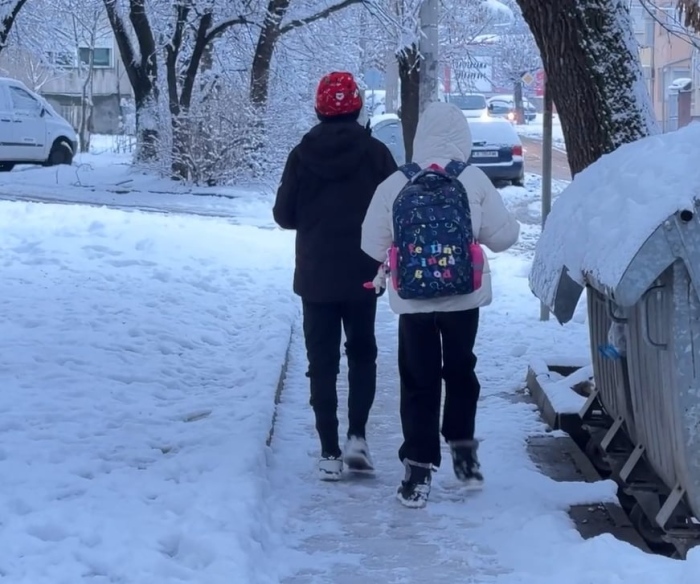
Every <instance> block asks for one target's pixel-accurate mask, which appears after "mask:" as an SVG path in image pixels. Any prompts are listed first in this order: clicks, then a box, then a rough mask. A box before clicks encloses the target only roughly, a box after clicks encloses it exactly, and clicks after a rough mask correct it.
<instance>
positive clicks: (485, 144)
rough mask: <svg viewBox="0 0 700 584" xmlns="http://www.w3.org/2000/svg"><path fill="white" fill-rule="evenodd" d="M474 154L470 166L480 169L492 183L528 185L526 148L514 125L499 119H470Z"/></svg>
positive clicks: (470, 159)
mask: <svg viewBox="0 0 700 584" xmlns="http://www.w3.org/2000/svg"><path fill="white" fill-rule="evenodd" d="M469 128H470V129H471V132H472V154H471V157H470V158H469V163H470V164H473V165H474V166H478V167H479V168H480V169H481V170H483V171H484V173H485V174H486V176H488V177H489V178H490V179H491V181H493V182H494V183H495V182H500V181H509V182H511V183H512V184H514V185H515V186H519V187H521V186H523V185H524V183H525V162H524V159H523V145H522V142H521V141H520V137H519V136H518V134H517V132H516V131H515V128H514V127H513V124H511V123H510V122H509V121H507V120H503V119H499V118H487V119H470V120H469Z"/></svg>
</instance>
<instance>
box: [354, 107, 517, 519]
mask: <svg viewBox="0 0 700 584" xmlns="http://www.w3.org/2000/svg"><path fill="white" fill-rule="evenodd" d="M471 150H472V138H471V132H470V129H469V124H468V122H467V120H466V118H465V116H464V114H463V113H462V112H461V111H460V110H459V108H457V107H456V106H455V105H453V104H449V103H438V102H436V103H432V104H430V105H429V106H428V107H427V108H426V110H425V111H424V113H423V114H422V116H421V117H420V121H419V123H418V128H417V131H416V137H415V140H414V149H413V152H414V154H413V160H414V161H415V162H416V163H417V164H418V165H419V166H420V167H421V168H427V167H428V166H430V165H432V164H436V165H438V166H440V167H443V168H444V167H446V166H447V164H448V163H449V162H451V161H459V162H468V160H469V157H470V155H471ZM459 180H460V182H462V184H463V185H464V186H465V189H466V192H467V194H468V198H469V205H470V209H471V221H472V230H473V233H474V236H475V237H476V239H477V241H478V242H479V243H480V244H482V245H485V246H486V247H487V248H489V249H490V250H491V251H493V252H502V251H505V250H507V249H508V248H509V247H511V246H512V245H513V244H514V243H516V241H517V240H518V235H519V232H520V225H519V224H518V222H517V220H516V219H515V217H514V216H513V215H512V214H511V213H510V212H509V211H508V210H507V209H506V207H505V205H504V203H503V199H502V198H501V195H500V193H499V192H498V190H496V188H494V186H493V185H492V184H491V181H490V180H489V179H488V178H487V177H486V175H485V174H484V173H483V172H482V171H481V170H480V169H479V168H477V167H475V166H467V168H466V169H465V170H464V171H463V172H462V173H461V174H460V175H459ZM406 183H407V179H406V176H405V175H404V174H402V173H401V172H395V173H394V174H392V175H391V176H390V177H389V178H387V179H386V180H385V181H384V182H383V183H381V184H380V185H379V187H378V188H377V190H376V192H375V194H374V197H373V198H372V202H371V203H370V206H369V209H368V210H367V214H366V216H365V220H364V223H363V226H362V244H361V245H362V249H363V250H364V252H365V253H367V254H368V255H370V256H371V257H373V258H374V259H375V260H378V261H383V260H385V259H386V257H387V250H388V249H389V248H390V246H391V245H392V242H393V232H392V225H393V221H392V206H393V203H394V200H395V199H396V197H397V196H398V194H399V192H400V191H401V189H402V188H403V187H404V186H405V185H406ZM484 260H485V265H484V272H483V277H482V284H481V287H480V288H478V289H477V290H476V291H474V292H473V293H471V294H464V295H458V296H449V297H444V298H436V299H429V300H426V299H419V300H405V299H402V298H399V296H398V295H397V293H396V291H395V290H394V289H393V287H392V285H391V284H389V285H388V286H387V289H388V292H389V302H390V305H391V308H392V310H393V311H394V312H396V313H397V314H399V315H400V317H399V347H398V353H399V376H400V379H401V425H402V428H403V437H404V442H403V444H402V446H401V448H400V449H399V458H400V460H401V461H402V462H403V464H404V465H405V467H406V476H405V479H404V480H403V481H402V483H401V486H400V487H399V489H398V493H397V496H398V498H399V500H400V501H401V502H402V503H403V504H404V505H406V506H409V507H422V506H424V505H425V504H426V503H427V500H428V495H429V493H430V482H431V473H432V470H433V468H434V467H439V466H440V462H441V456H440V433H442V435H443V437H444V438H445V440H446V441H447V442H448V443H449V445H450V451H451V453H452V461H453V468H454V472H455V475H456V476H457V478H458V479H460V480H461V481H462V482H464V483H467V484H468V485H470V486H472V487H474V488H480V487H481V486H482V484H483V475H482V473H481V469H480V466H479V460H478V458H477V447H478V443H477V441H476V440H475V436H474V431H475V419H476V409H477V400H478V399H479V392H480V385H479V380H478V378H477V376H476V373H475V371H474V369H475V366H476V356H475V355H474V342H475V338H476V333H477V328H478V324H479V309H480V308H481V307H483V306H487V305H488V304H490V303H491V299H492V289H491V274H490V270H489V267H488V260H486V258H484ZM443 379H444V380H445V392H446V396H445V411H444V414H443V422H442V429H441V428H440V400H441V395H442V380H443Z"/></svg>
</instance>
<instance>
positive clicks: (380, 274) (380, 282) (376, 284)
mask: <svg viewBox="0 0 700 584" xmlns="http://www.w3.org/2000/svg"><path fill="white" fill-rule="evenodd" d="M386 275H387V269H386V266H385V265H384V264H382V265H381V266H379V269H378V270H377V275H376V276H375V277H374V279H373V280H372V281H371V282H365V283H364V287H365V288H367V289H368V290H371V289H372V288H374V291H375V293H376V294H377V296H379V295H380V294H381V293H382V291H383V290H384V288H386Z"/></svg>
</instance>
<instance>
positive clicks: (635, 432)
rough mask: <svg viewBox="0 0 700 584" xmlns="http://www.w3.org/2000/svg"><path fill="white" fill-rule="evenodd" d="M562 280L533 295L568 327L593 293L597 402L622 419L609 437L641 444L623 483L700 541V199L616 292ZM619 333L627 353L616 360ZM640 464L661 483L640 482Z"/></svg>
mask: <svg viewBox="0 0 700 584" xmlns="http://www.w3.org/2000/svg"><path fill="white" fill-rule="evenodd" d="M535 262H537V258H535ZM559 276H560V277H559V280H558V281H557V282H553V283H551V285H550V288H549V290H538V289H535V287H533V292H534V293H535V295H536V296H538V297H539V298H540V299H542V300H543V301H545V302H546V303H547V304H548V305H549V308H550V310H551V311H552V312H553V313H554V315H555V316H556V317H557V319H558V320H559V321H560V322H561V323H562V324H563V323H565V322H567V321H568V320H570V319H571V317H572V315H573V312H574V309H575V306H576V304H577V303H578V300H579V298H580V295H581V294H582V292H583V290H584V288H585V289H587V298H588V316H589V327H590V340H591V355H592V360H593V367H594V375H595V383H596V393H597V395H596V399H598V400H599V401H600V404H601V405H602V406H603V408H604V409H605V411H606V412H607V414H608V415H609V416H610V418H612V419H613V420H615V421H617V428H615V427H614V424H613V426H611V427H610V429H609V430H608V434H610V433H614V432H615V431H619V430H620V429H621V428H622V431H623V432H624V433H625V434H626V435H627V437H628V438H629V440H630V442H631V444H632V447H631V448H630V450H628V451H627V452H626V454H625V457H624V458H625V460H624V461H623V465H622V468H620V469H618V470H619V472H618V478H619V479H622V481H623V483H624V484H627V485H629V491H628V492H629V493H630V494H632V495H633V496H634V497H635V499H636V500H637V503H638V506H641V507H642V508H643V512H644V514H645V515H646V516H648V517H649V518H650V520H651V521H652V524H656V525H654V527H656V526H658V527H660V528H661V529H663V530H664V531H665V532H666V534H667V536H668V537H669V538H671V539H673V538H681V539H682V538H685V540H686V541H691V540H692V541H694V542H695V543H694V545H695V544H697V543H698V536H699V534H698V525H697V523H696V522H693V521H692V520H691V519H690V516H694V517H695V518H696V519H700V202H696V205H695V208H694V209H684V210H681V211H678V212H677V213H675V214H673V215H671V216H669V217H668V218H667V219H666V220H664V221H663V222H662V223H661V224H660V225H659V226H658V227H657V228H656V229H655V230H654V231H653V233H652V234H651V235H650V236H649V237H648V238H647V239H646V241H645V242H644V243H643V244H642V245H641V246H640V247H639V248H638V249H637V250H636V253H635V254H634V256H633V258H632V260H631V261H629V263H628V264H627V265H626V268H625V270H624V272H623V274H622V276H621V277H620V278H619V281H618V282H616V283H615V284H614V285H612V286H611V285H610V283H608V284H607V285H602V284H600V283H599V282H598V281H596V279H595V277H594V276H593V275H592V274H578V275H575V274H571V273H570V272H569V268H568V267H567V266H561V272H560V275H559ZM572 276H573V277H572ZM531 282H532V280H531ZM551 286H554V287H555V288H556V289H555V290H554V293H551ZM614 326H617V327H619V330H622V331H624V336H625V343H624V345H625V348H624V351H621V352H620V353H617V354H615V353H614V351H613V353H612V356H611V353H610V351H607V349H609V348H610V331H611V329H612V327H614ZM606 351H607V352H606ZM582 415H583V412H582ZM606 437H607V436H606ZM639 467H644V468H647V469H650V470H651V471H652V473H653V475H655V476H654V480H655V485H651V484H650V483H649V481H648V480H642V479H639V478H635V469H636V468H639ZM665 537H666V536H665ZM667 541H669V540H668V539H667ZM674 541H675V540H674Z"/></svg>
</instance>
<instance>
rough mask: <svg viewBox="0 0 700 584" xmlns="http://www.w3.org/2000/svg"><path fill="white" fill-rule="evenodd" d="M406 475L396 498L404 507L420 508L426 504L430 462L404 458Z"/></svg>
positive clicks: (430, 469)
mask: <svg viewBox="0 0 700 584" xmlns="http://www.w3.org/2000/svg"><path fill="white" fill-rule="evenodd" d="M403 463H404V466H405V467H406V476H405V477H404V480H402V481H401V486H399V488H398V491H397V492H396V498H397V499H398V500H399V503H401V504H402V505H403V506H405V507H410V508H412V509H420V508H422V507H425V506H426V505H427V504H428V496H429V495H430V482H431V475H432V470H433V465H432V464H423V463H420V462H413V461H412V460H404V461H403Z"/></svg>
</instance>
